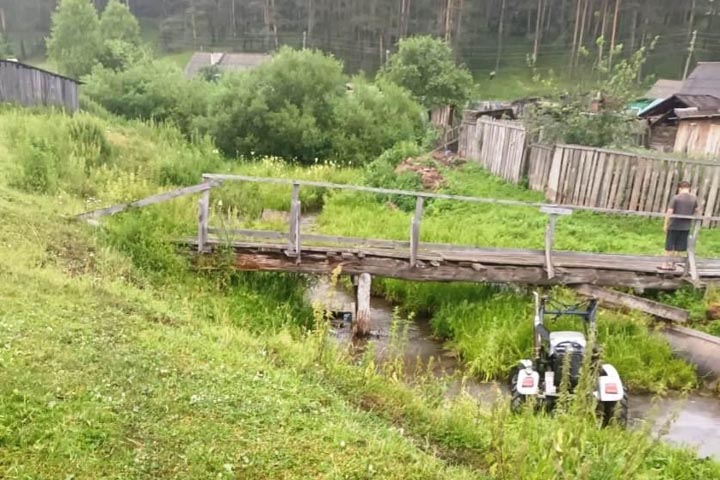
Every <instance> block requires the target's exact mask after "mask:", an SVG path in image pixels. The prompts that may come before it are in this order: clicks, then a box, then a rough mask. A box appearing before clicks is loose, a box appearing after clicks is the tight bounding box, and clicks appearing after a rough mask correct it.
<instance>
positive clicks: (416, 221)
mask: <svg viewBox="0 0 720 480" xmlns="http://www.w3.org/2000/svg"><path fill="white" fill-rule="evenodd" d="M423 205H424V198H423V197H417V199H416V201H415V216H413V219H412V223H411V224H410V266H411V267H413V268H414V267H415V265H417V254H418V247H419V246H420V223H421V222H422V216H423Z"/></svg>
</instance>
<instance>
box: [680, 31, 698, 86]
mask: <svg viewBox="0 0 720 480" xmlns="http://www.w3.org/2000/svg"><path fill="white" fill-rule="evenodd" d="M696 40H697V30H694V31H693V33H692V39H691V40H690V47H689V48H688V57H687V61H686V62H685V72H684V73H683V80H686V79H687V76H688V72H689V71H690V62H691V61H692V57H693V55H694V54H695V41H696Z"/></svg>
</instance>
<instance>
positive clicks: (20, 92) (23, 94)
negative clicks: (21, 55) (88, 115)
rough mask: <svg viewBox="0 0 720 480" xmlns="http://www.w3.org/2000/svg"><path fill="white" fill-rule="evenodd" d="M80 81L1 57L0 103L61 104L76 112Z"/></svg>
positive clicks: (25, 104) (54, 105) (60, 105)
mask: <svg viewBox="0 0 720 480" xmlns="http://www.w3.org/2000/svg"><path fill="white" fill-rule="evenodd" d="M81 83H82V82H79V81H78V80H75V79H72V78H68V77H65V76H63V75H59V74H57V73H53V72H49V71H47V70H43V69H42V68H37V67H33V66H32V65H26V64H24V63H21V62H18V61H16V60H0V103H14V104H19V105H23V106H26V107H34V106H38V105H42V106H48V107H62V108H65V109H66V110H67V111H69V112H75V111H77V110H78V108H79V99H78V87H79V85H81Z"/></svg>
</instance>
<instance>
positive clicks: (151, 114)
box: [84, 61, 210, 134]
mask: <svg viewBox="0 0 720 480" xmlns="http://www.w3.org/2000/svg"><path fill="white" fill-rule="evenodd" d="M208 88H210V85H209V84H208V83H207V82H203V81H201V80H186V79H185V78H183V75H182V72H181V71H180V70H179V69H178V68H177V67H175V66H173V65H171V64H169V63H164V62H150V61H146V62H141V63H139V64H137V65H135V66H133V67H131V68H129V69H128V70H126V71H123V72H114V71H112V70H109V69H104V68H96V69H95V70H94V71H93V73H92V75H90V76H89V77H88V79H87V84H86V85H85V87H84V90H85V93H86V94H87V95H88V96H89V97H90V98H92V99H93V100H95V101H97V102H98V103H100V105H102V106H103V107H105V108H106V109H107V110H109V111H110V112H112V113H115V114H116V115H121V116H123V117H125V118H131V119H135V118H137V119H143V120H156V121H159V122H169V123H172V124H175V125H177V126H178V127H179V128H180V129H181V130H182V131H183V132H185V133H186V134H190V133H191V132H192V131H193V130H194V127H195V124H196V122H197V118H198V117H202V116H204V115H205V113H206V109H207V100H206V97H207V95H208V90H207V89H208Z"/></svg>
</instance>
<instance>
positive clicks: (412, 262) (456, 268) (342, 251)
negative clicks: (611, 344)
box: [80, 174, 720, 291]
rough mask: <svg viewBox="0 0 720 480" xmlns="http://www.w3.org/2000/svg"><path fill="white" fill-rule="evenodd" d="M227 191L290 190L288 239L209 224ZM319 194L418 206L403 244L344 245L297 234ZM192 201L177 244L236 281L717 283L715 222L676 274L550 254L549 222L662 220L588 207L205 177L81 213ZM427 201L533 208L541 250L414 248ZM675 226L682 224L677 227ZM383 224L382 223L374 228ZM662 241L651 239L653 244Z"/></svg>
mask: <svg viewBox="0 0 720 480" xmlns="http://www.w3.org/2000/svg"><path fill="white" fill-rule="evenodd" d="M230 182H245V183H248V182H249V183H265V184H268V183H269V184H282V185H288V186H290V187H292V194H291V196H290V198H289V199H288V200H289V205H290V215H289V221H288V227H287V230H286V231H262V230H248V229H245V230H243V229H227V228H220V227H218V226H216V225H211V224H210V205H211V203H210V202H211V192H212V190H213V189H215V188H218V187H221V186H222V185H224V184H228V183H230ZM309 187H313V188H322V189H329V190H345V191H353V192H364V193H373V194H379V195H399V196H406V197H412V198H415V199H416V208H415V213H414V215H413V216H412V218H411V220H410V224H409V225H408V230H409V234H408V239H407V241H396V240H382V239H367V238H351V237H343V236H327V235H318V234H315V233H312V232H303V231H302V206H301V203H300V190H301V188H309ZM190 194H200V196H201V198H200V201H199V213H198V233H197V237H195V238H192V239H187V240H184V241H183V243H185V244H186V245H189V246H191V247H192V248H193V249H194V250H195V251H196V252H198V253H199V254H203V255H205V254H211V253H212V252H214V251H215V250H217V249H218V248H220V247H223V248H227V247H231V248H232V249H233V251H234V254H235V267H236V268H237V269H238V270H244V271H273V272H297V273H307V274H329V273H331V272H333V271H334V270H336V269H337V268H338V267H339V268H341V269H342V272H343V273H344V274H349V275H360V274H363V273H367V274H371V275H378V276H382V277H390V278H399V279H405V280H414V281H434V282H455V281H462V282H491V283H514V284H522V285H569V286H573V285H586V284H589V285H596V286H604V287H628V288H633V289H635V290H638V291H642V290H645V289H662V290H672V289H676V288H678V287H679V286H681V285H682V284H683V283H685V282H692V283H694V284H702V283H707V282H714V281H719V280H720V259H696V258H695V245H696V243H697V241H698V237H699V235H700V232H701V227H702V223H703V220H705V221H710V220H712V221H718V220H720V219H718V218H714V217H712V218H711V217H707V218H705V217H682V218H693V220H694V223H695V227H694V230H693V233H692V237H691V241H690V249H689V252H688V258H687V264H686V267H685V268H684V269H680V270H679V271H677V272H671V273H665V272H661V271H659V270H658V266H659V265H660V264H661V263H662V262H663V258H662V257H653V256H642V255H613V254H597V253H582V252H567V251H558V250H556V249H555V248H554V241H553V240H554V236H555V230H556V225H557V218H558V217H559V216H561V215H570V214H572V213H573V212H574V211H591V212H596V213H601V214H613V215H630V216H642V217H662V215H661V214H657V213H647V212H635V211H627V210H611V209H602V208H591V207H576V206H562V207H559V206H556V205H547V204H542V203H531V202H521V201H514V200H499V199H488V198H478V197H467V196H457V195H444V194H435V193H425V192H410V191H402V190H391V189H381V188H371V187H364V186H354V185H343V184H330V183H323V182H314V181H299V180H290V179H280V178H256V177H247V176H239V175H214V174H207V175H204V176H203V183H201V184H199V185H195V186H191V187H186V188H183V189H179V190H176V191H173V192H169V193H165V194H161V195H156V196H153V197H150V198H147V199H143V200H140V201H138V202H133V203H130V204H124V205H116V206H113V207H109V208H105V209H102V210H97V211H94V212H89V213H86V214H83V215H81V216H80V218H83V219H93V218H99V217H102V216H104V215H108V214H114V213H118V212H121V211H123V210H125V209H128V208H132V207H143V206H147V205H152V204H156V203H160V202H162V201H166V200H169V199H172V198H176V197H179V196H183V195H190ZM427 199H442V200H450V201H456V202H469V203H479V204H494V205H496V206H497V207H498V208H502V207H504V206H524V207H529V208H534V209H536V210H537V212H538V215H544V216H546V217H547V228H546V233H545V248H544V249H543V250H521V249H513V248H485V247H481V246H462V245H450V244H436V243H426V242H422V241H421V240H420V231H421V228H422V218H423V207H424V202H425V201H426V200H427ZM679 218H680V217H679ZM378 221H382V219H378ZM661 241H662V239H661V238H660V234H658V244H659V246H660V245H661Z"/></svg>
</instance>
